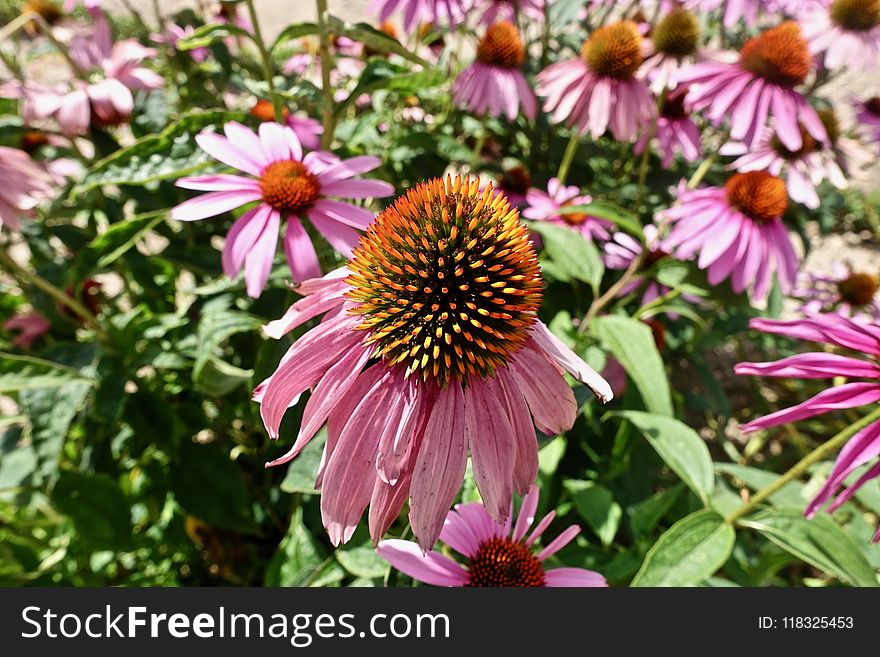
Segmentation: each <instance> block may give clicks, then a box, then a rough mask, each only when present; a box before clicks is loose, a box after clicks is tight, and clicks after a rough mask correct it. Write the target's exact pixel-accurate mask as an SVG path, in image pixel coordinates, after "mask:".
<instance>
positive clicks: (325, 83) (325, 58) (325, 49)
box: [315, 0, 336, 149]
mask: <svg viewBox="0 0 880 657" xmlns="http://www.w3.org/2000/svg"><path fill="white" fill-rule="evenodd" d="M315 2H316V4H317V9H318V30H319V31H320V33H321V37H320V38H321V44H320V50H319V52H320V55H321V91H322V92H323V93H324V107H323V109H322V111H321V114H322V117H323V119H322V121H321V122H322V123H323V125H324V134H322V135H321V148H324V149H329V148H330V145H331V144H332V143H333V131H334V129H335V128H336V117H335V111H334V110H335V107H334V105H335V102H334V100H333V87H332V86H331V85H330V69H332V68H333V59H332V57H331V56H330V33H329V32H328V30H327V0H315Z"/></svg>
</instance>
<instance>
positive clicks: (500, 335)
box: [347, 176, 542, 386]
mask: <svg viewBox="0 0 880 657" xmlns="http://www.w3.org/2000/svg"><path fill="white" fill-rule="evenodd" d="M478 186H479V180H477V179H470V178H465V179H464V180H462V179H461V177H460V176H459V177H456V179H455V180H454V181H453V180H452V178H451V177H447V178H446V180H445V181H444V180H441V179H439V178H435V179H433V180H429V181H427V182H425V183H422V184H420V185H418V186H416V187H414V188H412V189H410V190H409V191H408V192H407V193H406V194H405V195H404V196H401V197H399V198H398V199H397V200H396V201H395V202H394V203H393V204H392V205H391V206H389V207H388V208H386V209H385V210H384V211H383V212H381V213H380V214H379V215H378V216H377V217H376V220H375V221H374V222H373V223H372V224H371V225H370V227H369V228H368V229H367V232H366V233H365V234H364V235H363V237H361V241H360V244H359V246H358V248H357V249H355V251H354V255H353V257H352V259H351V261H350V262H349V264H348V266H349V269H351V272H352V274H351V275H350V276H349V277H348V279H347V282H348V283H349V284H350V285H351V286H352V288H353V289H352V290H350V291H349V292H348V296H349V298H350V299H352V300H354V301H356V302H359V303H358V305H357V306H356V307H355V308H353V309H352V311H351V312H353V313H357V314H361V315H363V316H364V318H363V321H362V322H361V324H360V325H359V326H358V328H359V329H365V330H369V331H371V335H370V337H369V338H368V342H370V343H374V344H375V345H376V347H377V356H381V357H382V358H384V359H385V360H386V362H387V363H389V364H391V365H395V364H398V363H406V365H407V372H408V373H411V372H416V373H419V374H420V375H421V377H422V378H423V379H427V378H428V377H432V378H434V380H436V381H437V383H438V384H439V385H441V386H445V385H446V384H447V383H448V382H449V381H450V380H453V379H458V380H460V381H462V382H466V381H467V379H468V377H470V376H479V377H486V376H489V375H491V374H492V373H493V372H494V371H495V368H497V367H499V366H501V365H504V364H505V363H506V362H507V360H508V358H509V357H510V356H511V355H512V354H513V353H515V352H516V351H517V350H518V349H519V348H520V347H521V346H522V345H523V344H524V343H525V342H526V340H528V338H529V334H530V329H531V326H532V324H533V323H534V322H535V316H536V313H537V311H538V308H539V307H540V305H541V286H542V281H541V276H540V270H539V269H538V259H537V254H536V253H535V249H534V246H533V245H532V243H531V242H530V241H529V238H528V230H527V229H526V227H525V226H524V225H523V224H522V223H521V222H520V220H519V213H518V211H517V210H516V209H515V208H514V209H512V208H511V207H510V204H509V203H508V201H507V199H506V198H505V196H504V195H503V194H499V193H497V192H495V191H494V190H493V189H492V185H491V184H490V185H487V186H486V189H485V190H484V191H483V192H482V193H480V192H479V190H478Z"/></svg>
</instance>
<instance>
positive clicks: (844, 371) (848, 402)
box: [735, 314, 880, 542]
mask: <svg viewBox="0 0 880 657" xmlns="http://www.w3.org/2000/svg"><path fill="white" fill-rule="evenodd" d="M749 326H751V327H752V328H753V329H756V330H758V331H763V332H764V333H772V334H774V335H783V336H785V337H787V338H797V339H800V340H809V341H810V342H818V343H820V344H827V345H831V346H833V347H838V348H841V349H846V350H851V351H854V352H856V353H857V354H858V355H859V356H861V357H862V358H856V357H853V356H845V355H841V354H834V353H827V352H824V351H823V352H813V353H806V354H798V355H796V356H790V357H788V358H783V359H782V360H779V361H775V362H772V363H740V364H738V365H737V366H736V368H735V371H736V373H737V374H746V375H752V376H774V377H796V378H800V379H834V378H836V377H842V378H846V379H868V380H867V381H850V382H848V383H844V384H841V385H838V386H834V387H832V388H828V389H827V390H824V391H823V392H820V393H819V394H818V395H815V396H814V397H811V398H810V399H808V400H807V401H805V402H802V403H800V404H798V405H797V406H792V407H791V408H785V409H782V410H780V411H776V412H775V413H771V414H770V415H765V416H764V417H761V418H758V419H757V420H753V421H751V422H749V423H748V424H746V425H744V426H743V430H744V431H747V432H751V431H757V430H759V429H767V428H769V427H775V426H778V425H780V424H787V423H789V422H797V421H799V420H805V419H807V418H811V417H815V416H817V415H822V414H824V413H828V412H829V411H839V410H843V409H847V408H857V407H859V406H865V405H867V404H876V403H877V402H878V401H880V366H878V365H877V362H876V361H877V359H878V358H880V324H877V323H871V324H862V323H859V322H855V321H853V320H851V319H848V318H846V317H842V316H840V315H837V314H830V315H817V316H814V317H809V318H806V319H800V320H794V321H783V320H773V319H753V320H752V321H751V322H750V323H749ZM878 456H880V421H877V422H873V423H871V424H869V425H868V426H867V427H865V428H864V429H862V430H861V431H859V432H858V433H857V434H856V435H854V436H853V437H852V438H850V439H849V442H847V443H846V445H845V446H844V447H843V449H842V450H840V454H839V455H838V457H837V461H836V462H835V463H834V468H833V469H832V470H831V474H830V475H829V476H828V479H827V481H826V482H825V485H824V486H822V488H821V490H820V491H819V492H818V493H817V494H816V496H815V497H814V498H813V500H812V501H811V502H810V504H809V505H808V506H807V509H806V515H807V517H811V516H813V515H815V513H816V512H817V511H818V510H819V509H820V508H821V507H822V506H823V505H824V504H825V503H826V502H828V501H829V500H832V499H833V500H834V501H833V502H832V504H831V506H829V507H828V511H829V512H830V511H834V510H835V509H836V508H838V507H839V506H840V505H842V504H843V503H844V502H846V501H847V500H848V499H850V498H851V497H852V496H853V495H854V494H855V492H856V491H857V490H858V489H859V488H861V487H862V486H863V485H864V484H865V483H867V482H868V481H869V480H871V479H874V478H876V477H878V476H880V462H877V457H878ZM872 461H875V463H874V464H873V465H872V466H871V467H869V468H868V469H867V470H866V471H865V472H864V473H862V475H861V476H860V477H859V478H858V479H857V480H856V481H855V482H853V483H852V484H851V485H849V486H848V487H847V488H845V489H844V490H843V491H842V492H841V493H840V494H837V495H836V493H837V491H838V490H839V489H840V487H841V486H843V485H844V481H845V480H846V478H847V477H849V476H850V475H851V474H852V473H853V472H855V471H856V470H857V469H858V468H860V467H862V466H864V465H867V464H869V463H871V462H872ZM874 541H875V542H876V541H880V529H878V531H877V533H876V534H874Z"/></svg>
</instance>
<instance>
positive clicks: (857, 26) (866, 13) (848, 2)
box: [828, 0, 880, 32]
mask: <svg viewBox="0 0 880 657" xmlns="http://www.w3.org/2000/svg"><path fill="white" fill-rule="evenodd" d="M828 15H829V16H830V17H831V20H832V21H833V22H834V23H835V24H836V25H838V26H839V27H842V28H843V29H845V30H850V31H851V32H868V31H869V30H873V29H874V28H875V27H877V26H878V25H880V0H834V2H832V3H831V7H829V9H828Z"/></svg>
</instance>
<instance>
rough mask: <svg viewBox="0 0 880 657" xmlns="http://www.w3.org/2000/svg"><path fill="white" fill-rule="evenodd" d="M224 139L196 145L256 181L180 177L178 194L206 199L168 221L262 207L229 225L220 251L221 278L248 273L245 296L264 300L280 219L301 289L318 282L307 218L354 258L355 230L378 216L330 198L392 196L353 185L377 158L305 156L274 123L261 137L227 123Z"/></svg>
mask: <svg viewBox="0 0 880 657" xmlns="http://www.w3.org/2000/svg"><path fill="white" fill-rule="evenodd" d="M224 132H225V133H226V136H225V137H224V136H222V135H219V134H215V133H213V132H202V133H200V134H199V135H198V136H197V137H196V142H197V143H198V145H199V146H200V147H201V149H202V150H203V151H205V152H206V153H207V154H208V155H210V156H211V157H213V158H214V159H215V160H219V161H220V162H223V163H224V164H227V165H229V166H231V167H234V168H236V169H239V170H241V171H243V172H245V173H247V174H250V175H251V176H253V177H244V176H239V175H230V174H217V175H207V176H190V177H186V178H181V179H180V180H178V181H177V186H178V187H183V188H184V189H195V190H200V191H207V192H209V193H208V194H203V195H201V196H198V197H196V198H193V199H190V200H188V201H184V202H183V203H181V204H180V205H178V206H177V207H175V208H173V209H172V210H171V216H172V218H174V219H177V220H179V221H196V220H199V219H205V218H207V217H213V216H216V215H218V214H223V213H224V212H228V211H230V210H234V209H235V208H238V207H241V206H242V205H247V204H249V203H252V202H255V201H256V202H258V205H257V206H256V207H254V208H252V209H250V210H248V211H247V212H245V213H244V214H243V215H242V216H241V217H239V218H238V219H236V221H235V223H234V224H232V228H231V229H230V230H229V233H228V234H227V236H226V244H225V245H224V247H223V271H224V272H225V273H226V275H227V276H230V277H233V276H235V275H237V274H238V272H239V271H241V269H242V267H244V272H245V281H246V286H247V293H248V294H249V295H250V296H252V297H259V296H260V293H261V292H262V291H263V288H264V287H265V286H266V281H267V280H268V278H269V273H270V271H271V269H272V261H273V259H274V256H275V248H276V245H277V242H278V229H279V227H280V225H281V222H282V220H284V219H286V220H287V231H286V233H285V236H284V252H285V254H286V255H287V262H288V264H289V265H290V270H291V272H292V273H293V277H294V280H296V281H299V282H302V281H304V280H307V279H311V278H316V277H318V276H320V275H321V268H320V265H319V263H318V256H317V255H316V253H315V248H314V246H313V245H312V241H311V239H310V238H309V235H308V233H306V230H305V228H303V225H302V222H301V221H300V219H301V218H302V217H308V219H309V221H310V222H311V223H312V225H313V226H314V227H315V228H316V229H317V230H318V232H319V233H321V235H323V236H324V237H325V238H326V240H327V241H328V242H330V244H332V245H333V247H334V248H336V249H337V250H338V251H339V252H340V253H342V254H343V255H345V256H349V255H351V250H352V248H353V247H354V246H355V244H357V242H358V238H359V234H358V232H357V231H358V230H363V229H364V228H366V226H367V225H368V224H369V223H370V222H371V221H372V220H373V213H372V212H370V211H369V210H367V209H365V208H361V207H357V206H354V205H351V204H349V203H343V202H341V201H335V200H331V199H330V198H328V197H329V196H341V197H344V198H349V199H362V198H370V197H381V196H389V195H390V194H392V193H394V188H393V187H392V186H391V185H389V184H388V183H386V182H382V181H380V180H363V179H354V176H356V175H358V174H360V173H366V172H367V171H371V170H372V169H375V168H376V167H377V166H379V165H380V164H381V160H380V159H379V158H378V157H372V156H360V157H352V158H349V159H346V160H340V159H339V158H337V157H336V156H335V155H333V154H332V153H328V152H325V151H313V152H311V153H308V154H307V155H305V157H303V149H302V145H301V144H300V142H299V139H298V138H297V136H296V134H295V133H294V132H293V130H291V129H290V128H288V127H286V126H281V125H279V124H277V123H268V122H267V123H262V124H261V125H260V129H259V136H257V135H256V134H254V132H253V131H251V130H249V129H248V128H246V127H245V126H243V125H241V124H240V123H236V122H234V121H230V122H229V123H227V124H226V125H225V126H224Z"/></svg>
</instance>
